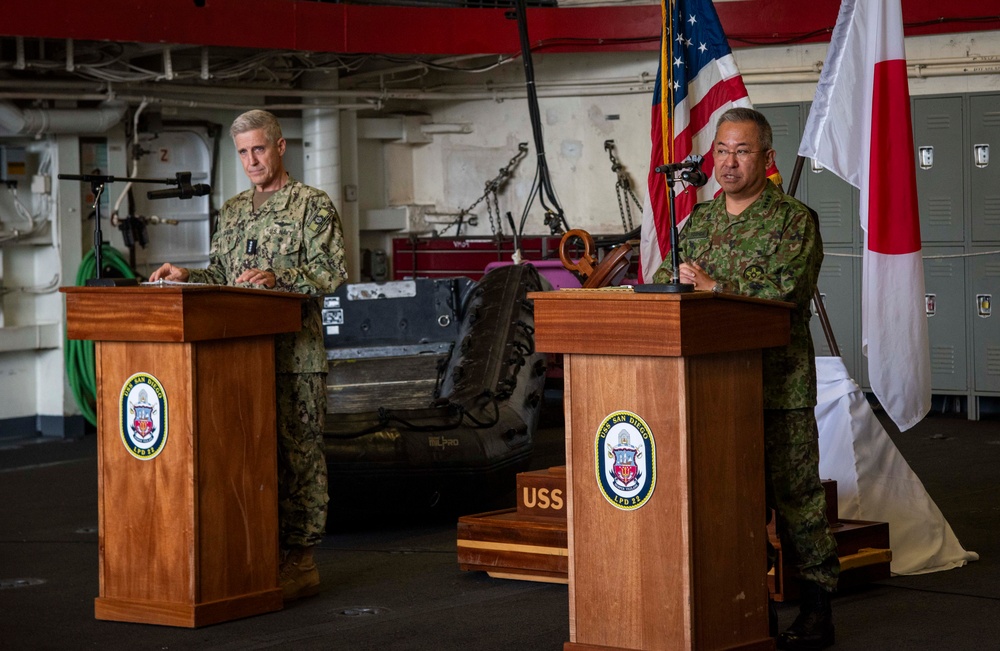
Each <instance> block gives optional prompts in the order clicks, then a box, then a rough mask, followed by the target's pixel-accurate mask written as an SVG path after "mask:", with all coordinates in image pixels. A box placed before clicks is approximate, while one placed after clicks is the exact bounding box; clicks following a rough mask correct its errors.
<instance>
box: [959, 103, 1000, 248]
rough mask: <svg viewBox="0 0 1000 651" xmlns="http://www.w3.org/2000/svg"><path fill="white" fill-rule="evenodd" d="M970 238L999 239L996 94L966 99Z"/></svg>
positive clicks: (999, 146) (999, 111)
mask: <svg viewBox="0 0 1000 651" xmlns="http://www.w3.org/2000/svg"><path fill="white" fill-rule="evenodd" d="M969 113H970V115H969V123H970V124H969V134H970V139H971V142H970V143H969V148H970V149H969V151H968V152H967V153H966V160H967V161H969V181H970V188H969V190H970V192H969V202H970V204H971V205H970V209H971V212H972V241H973V242H987V241H1000V159H997V158H995V157H996V156H1000V95H973V96H971V97H970V99H969Z"/></svg>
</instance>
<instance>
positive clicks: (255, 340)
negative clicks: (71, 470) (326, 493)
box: [61, 284, 305, 627]
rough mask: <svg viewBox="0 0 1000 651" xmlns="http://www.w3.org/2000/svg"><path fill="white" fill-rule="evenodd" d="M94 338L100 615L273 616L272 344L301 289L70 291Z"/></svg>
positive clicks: (293, 317)
mask: <svg viewBox="0 0 1000 651" xmlns="http://www.w3.org/2000/svg"><path fill="white" fill-rule="evenodd" d="M61 291H63V292H64V293H65V294H66V321H67V327H66V336H67V338H69V339H88V340H93V341H94V342H95V344H94V348H95V353H94V360H95V366H96V375H97V402H98V410H97V417H98V422H97V439H98V440H97V455H98V456H97V466H98V506H99V550H98V554H99V575H100V595H99V596H98V597H97V598H96V599H95V604H94V613H95V617H96V618H97V619H103V620H115V621H124V622H139V623H146V624H163V625H169V626H185V627H197V626H203V625H207V624H214V623H218V622H223V621H228V620H232V619H237V618H240V617H247V616H250V615H256V614H260V613H264V612H270V611H275V610H280V609H281V607H282V598H281V589H280V587H279V585H278V530H277V526H278V524H277V522H278V500H277V443H276V418H275V389H274V377H275V375H274V373H275V366H274V335H275V334H278V333H283V332H295V331H297V330H298V329H299V328H301V325H302V318H301V301H302V299H303V298H305V296H304V295H302V294H294V293H288V292H276V291H268V290H258V289H242V288H235V287H219V286H209V285H186V284H168V285H161V286H153V285H146V286H138V287H107V288H106V287H64V288H62V290H61Z"/></svg>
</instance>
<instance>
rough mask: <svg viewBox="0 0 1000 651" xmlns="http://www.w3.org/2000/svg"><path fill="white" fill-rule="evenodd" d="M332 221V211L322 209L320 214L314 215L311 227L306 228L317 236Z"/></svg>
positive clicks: (310, 221)
mask: <svg viewBox="0 0 1000 651" xmlns="http://www.w3.org/2000/svg"><path fill="white" fill-rule="evenodd" d="M329 221H330V211H329V210H327V209H326V208H322V209H321V210H320V211H319V212H318V213H316V214H315V215H313V217H312V219H310V220H309V225H308V226H307V227H306V228H308V229H309V230H310V231H312V233H313V234H314V235H315V234H316V233H319V232H320V231H321V230H323V229H324V228H325V227H326V224H327V222H329Z"/></svg>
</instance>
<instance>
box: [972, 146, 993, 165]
mask: <svg viewBox="0 0 1000 651" xmlns="http://www.w3.org/2000/svg"><path fill="white" fill-rule="evenodd" d="M972 151H973V156H974V158H975V161H976V167H986V166H987V165H989V164H990V146H989V145H973V147H972Z"/></svg>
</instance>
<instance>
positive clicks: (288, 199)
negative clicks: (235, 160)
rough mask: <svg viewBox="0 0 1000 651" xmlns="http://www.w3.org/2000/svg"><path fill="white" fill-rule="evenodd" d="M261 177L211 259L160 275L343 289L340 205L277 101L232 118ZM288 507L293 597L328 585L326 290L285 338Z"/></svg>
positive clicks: (280, 343) (231, 206) (287, 580)
mask: <svg viewBox="0 0 1000 651" xmlns="http://www.w3.org/2000/svg"><path fill="white" fill-rule="evenodd" d="M230 134H231V135H232V137H233V142H234V143H235V145H236V149H237V152H238V153H239V156H240V161H241V162H242V164H243V169H244V171H245V172H246V174H247V176H248V177H249V178H250V180H251V181H252V182H253V187H251V188H250V189H249V190H246V191H245V192H242V193H240V194H238V195H236V196H235V197H233V198H232V199H230V200H229V201H227V202H226V203H225V205H223V206H222V211H221V214H220V217H219V223H218V228H217V230H216V232H215V235H214V236H213V237H212V249H211V253H210V259H209V265H208V268H206V269H185V268H183V267H176V266H174V265H172V264H170V263H167V264H164V265H163V266H162V267H160V268H159V269H157V270H156V271H155V272H154V273H153V274H152V275H151V276H150V280H159V279H165V280H176V281H188V282H200V283H212V284H217V285H242V286H250V287H253V286H262V287H267V288H273V289H277V290H283V291H290V292H301V293H303V294H325V293H330V292H332V291H334V290H335V289H336V288H337V286H338V285H340V284H341V283H342V282H344V280H345V279H346V276H347V273H346V271H345V267H344V239H343V232H342V229H341V224H340V216H339V215H338V214H337V209H336V208H334V206H333V203H332V202H331V201H330V198H329V197H328V196H327V195H326V193H325V192H323V191H321V190H317V189H315V188H311V187H309V186H307V185H303V184H302V183H301V182H299V181H296V180H295V179H293V178H291V177H290V176H289V175H288V173H287V172H286V171H285V167H284V161H283V158H282V157H283V155H284V153H285V139H284V138H283V137H282V135H281V127H280V125H279V124H278V121H277V119H276V118H275V117H274V115H272V114H271V113H268V112H267V111H249V112H247V113H244V114H243V115H241V116H239V117H238V118H236V120H235V121H234V122H233V125H232V127H231V128H230ZM275 366H276V372H277V378H276V392H277V419H278V517H279V530H280V542H281V547H282V565H281V583H282V591H283V593H284V598H285V599H286V600H290V599H295V598H298V597H304V596H309V595H314V594H316V593H317V592H318V591H319V570H318V569H317V568H316V564H315V561H314V560H313V554H312V550H313V547H314V546H315V545H316V544H317V543H319V542H320V541H321V540H322V538H323V531H324V528H325V526H326V508H327V502H328V500H329V497H328V492H327V475H326V473H327V469H326V458H325V455H324V451H323V429H324V420H325V416H326V373H327V370H328V369H327V360H326V349H325V348H324V346H323V331H322V320H321V315H320V305H319V301H318V299H312V300H307V301H304V302H303V305H302V329H301V330H300V331H299V332H296V333H289V334H282V335H278V336H277V337H276V340H275Z"/></svg>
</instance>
